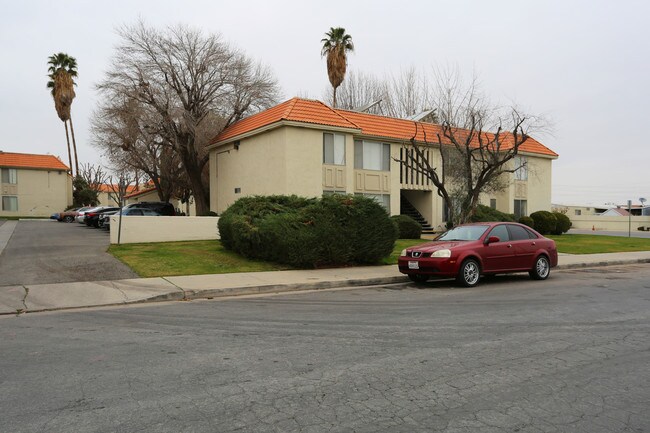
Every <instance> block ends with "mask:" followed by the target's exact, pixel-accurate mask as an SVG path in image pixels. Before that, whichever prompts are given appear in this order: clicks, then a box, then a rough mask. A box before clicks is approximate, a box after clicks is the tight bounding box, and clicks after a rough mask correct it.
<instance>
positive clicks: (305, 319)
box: [0, 265, 650, 433]
mask: <svg viewBox="0 0 650 433" xmlns="http://www.w3.org/2000/svg"><path fill="white" fill-rule="evenodd" d="M649 335H650V269H649V268H648V266H645V265H644V266H642V265H638V266H627V267H617V268H598V269H593V270H574V271H559V272H554V273H553V274H552V276H551V278H550V279H549V280H547V281H542V282H539V281H531V280H529V279H528V278H527V276H524V275H521V276H519V275H515V276H509V277H497V278H496V279H494V280H493V281H487V282H484V283H483V284H482V285H481V286H479V287H478V288H474V289H458V288H455V287H454V286H452V285H451V283H449V282H434V283H428V284H427V285H426V286H424V287H423V288H417V287H416V286H413V285H396V286H390V287H378V288H367V289H357V290H340V291H328V292H313V293H305V294H295V293H294V294H288V295H281V296H274V297H258V298H247V299H242V298H237V299H231V300H211V301H197V302H185V303H170V304H158V305H146V306H132V307H128V308H110V309H108V308H106V309H93V310H79V311H75V312H58V313H40V314H27V315H21V316H17V317H12V316H9V317H7V316H5V317H4V318H1V319H0V389H1V390H2V392H0V413H1V414H2V416H0V431H3V432H41V431H42V432H72V431H74V432H135V431H138V432H174V433H177V432H235V431H237V432H294V431H296V432H323V431H332V432H424V431H427V432H429V431H442V432H464V433H467V432H477V433H479V432H480V433H485V432H487V433H490V432H588V433H597V432H607V433H612V432H635V433H639V432H646V431H650V413H649V411H648V407H650V338H649Z"/></svg>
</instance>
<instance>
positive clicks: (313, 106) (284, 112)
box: [210, 98, 359, 144]
mask: <svg viewBox="0 0 650 433" xmlns="http://www.w3.org/2000/svg"><path fill="white" fill-rule="evenodd" d="M281 120H288V121H295V122H304V123H313V124H318V125H326V126H336V127H341V128H355V129H359V127H358V126H357V125H355V124H354V123H352V122H350V121H349V120H348V119H346V118H345V117H344V116H342V115H341V114H340V113H338V112H337V111H336V110H333V109H332V108H330V107H328V106H327V105H325V104H323V103H322V102H320V101H313V100H309V99H301V98H293V99H289V100H288V101H285V102H283V103H282V104H280V105H276V106H275V107H271V108H269V109H268V110H265V111H262V112H260V113H257V114H253V115H252V116H249V117H247V118H245V119H242V120H240V121H239V122H236V123H233V124H232V125H230V126H229V127H227V128H226V129H224V130H223V131H222V132H221V133H220V134H219V135H217V136H216V137H215V138H214V139H213V140H212V142H211V143H210V144H213V143H217V142H219V141H224V140H228V139H229V138H232V137H236V136H237V135H241V134H245V133H247V132H250V131H254V130H255V129H258V128H262V127H264V126H268V125H271V124H273V123H276V122H279V121H281Z"/></svg>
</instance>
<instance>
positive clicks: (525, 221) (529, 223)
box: [519, 216, 535, 229]
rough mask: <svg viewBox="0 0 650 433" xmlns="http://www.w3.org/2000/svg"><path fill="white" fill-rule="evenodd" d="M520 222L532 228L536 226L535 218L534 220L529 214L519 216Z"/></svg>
mask: <svg viewBox="0 0 650 433" xmlns="http://www.w3.org/2000/svg"><path fill="white" fill-rule="evenodd" d="M519 224H523V225H525V226H528V227H530V228H531V229H534V228H535V220H533V219H532V218H531V217H529V216H522V217H521V218H519Z"/></svg>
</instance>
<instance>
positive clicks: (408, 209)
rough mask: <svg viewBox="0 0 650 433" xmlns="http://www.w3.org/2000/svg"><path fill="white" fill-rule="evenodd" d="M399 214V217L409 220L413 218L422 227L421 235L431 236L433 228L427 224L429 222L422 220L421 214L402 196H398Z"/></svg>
mask: <svg viewBox="0 0 650 433" xmlns="http://www.w3.org/2000/svg"><path fill="white" fill-rule="evenodd" d="M399 213H400V214H401V215H408V216H410V217H411V218H413V219H414V220H415V221H417V222H419V223H420V225H421V226H422V234H433V233H434V231H433V227H431V225H430V224H429V222H428V221H427V220H426V219H424V217H423V216H422V214H421V213H420V212H419V211H418V210H417V209H416V208H415V206H413V205H412V204H411V202H410V201H408V199H407V198H406V197H405V196H404V194H400V210H399Z"/></svg>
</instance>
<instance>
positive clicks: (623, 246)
mask: <svg viewBox="0 0 650 433" xmlns="http://www.w3.org/2000/svg"><path fill="white" fill-rule="evenodd" d="M547 237H549V238H551V239H553V240H554V241H555V244H556V245H557V249H558V251H559V252H561V253H567V254H598V253H622V252H628V251H650V239H644V238H628V237H618V236H598V235H561V236H550V235H549V236H547Z"/></svg>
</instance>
